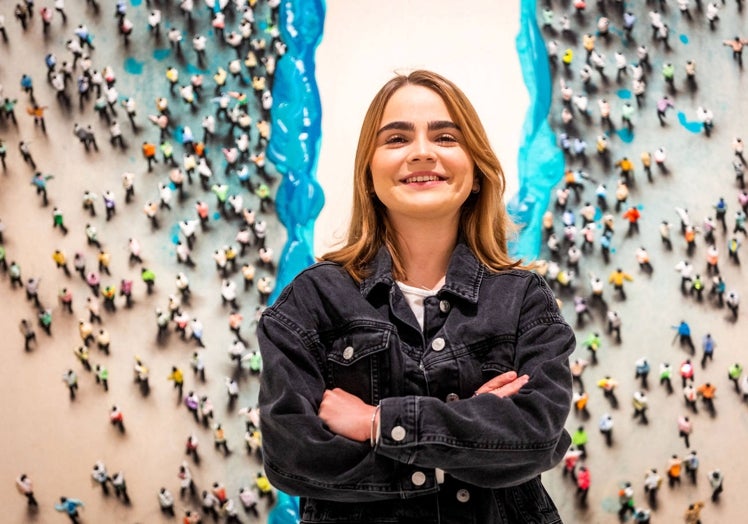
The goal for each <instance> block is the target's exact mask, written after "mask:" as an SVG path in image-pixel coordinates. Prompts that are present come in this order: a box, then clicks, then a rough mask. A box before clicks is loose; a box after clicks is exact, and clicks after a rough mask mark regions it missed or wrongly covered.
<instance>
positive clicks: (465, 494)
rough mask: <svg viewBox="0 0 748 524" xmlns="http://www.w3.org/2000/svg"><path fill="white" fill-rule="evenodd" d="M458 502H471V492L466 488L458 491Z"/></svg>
mask: <svg viewBox="0 0 748 524" xmlns="http://www.w3.org/2000/svg"><path fill="white" fill-rule="evenodd" d="M457 500H459V501H460V502H467V501H468V500H470V492H469V491H468V490H466V489H465V488H462V489H458V490H457Z"/></svg>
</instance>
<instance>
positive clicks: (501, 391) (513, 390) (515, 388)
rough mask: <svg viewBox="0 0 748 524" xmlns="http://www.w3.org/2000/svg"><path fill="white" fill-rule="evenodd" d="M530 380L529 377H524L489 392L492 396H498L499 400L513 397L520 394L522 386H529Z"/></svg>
mask: <svg viewBox="0 0 748 524" xmlns="http://www.w3.org/2000/svg"><path fill="white" fill-rule="evenodd" d="M529 380H530V377H529V376H528V375H522V376H521V377H517V379H516V380H514V381H512V382H510V383H509V384H505V385H504V386H501V387H500V388H496V389H494V390H491V391H489V393H491V394H492V395H496V396H497V397H499V398H505V397H511V396H512V395H516V394H517V393H519V390H520V389H522V386H524V385H525V384H527V382H528V381H529Z"/></svg>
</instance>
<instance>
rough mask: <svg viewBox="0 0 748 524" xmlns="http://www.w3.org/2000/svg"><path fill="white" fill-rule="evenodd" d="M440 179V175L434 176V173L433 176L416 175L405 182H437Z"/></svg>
mask: <svg viewBox="0 0 748 524" xmlns="http://www.w3.org/2000/svg"><path fill="white" fill-rule="evenodd" d="M439 180H440V179H439V177H438V176H434V175H432V176H414V177H411V178H408V179H406V180H405V182H406V183H407V184H412V183H415V182H437V181H439Z"/></svg>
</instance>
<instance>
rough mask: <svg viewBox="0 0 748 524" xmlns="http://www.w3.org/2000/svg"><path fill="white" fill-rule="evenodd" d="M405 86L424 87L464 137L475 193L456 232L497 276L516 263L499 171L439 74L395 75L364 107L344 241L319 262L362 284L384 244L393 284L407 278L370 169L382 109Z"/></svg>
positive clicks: (460, 97) (466, 109) (478, 129)
mask: <svg viewBox="0 0 748 524" xmlns="http://www.w3.org/2000/svg"><path fill="white" fill-rule="evenodd" d="M406 85H416V86H422V87H426V88H428V89H431V90H432V91H434V92H435V93H436V94H438V95H439V96H440V97H441V98H442V100H444V103H445V104H446V106H447V110H448V111H449V114H450V116H451V117H452V119H453V120H454V121H455V124H457V126H458V127H459V128H460V130H461V131H462V134H463V136H464V138H465V147H466V149H467V154H468V155H470V156H471V157H472V158H473V161H474V162H475V176H476V178H477V180H478V181H479V183H480V191H479V192H478V193H472V194H471V195H470V197H468V199H467V201H466V202H465V204H463V207H462V212H461V215H460V226H459V227H460V230H459V233H460V234H461V236H462V237H463V238H464V239H465V242H466V243H467V244H468V246H469V247H470V249H471V250H472V252H473V253H474V254H475V256H476V257H477V258H478V260H480V261H481V262H482V263H483V264H485V265H486V266H488V267H489V268H490V269H492V270H494V271H501V270H505V269H509V268H513V267H516V266H518V265H519V263H520V262H519V261H513V260H512V259H511V258H510V257H509V253H508V250H507V236H508V234H509V233H510V232H511V231H513V230H514V224H513V223H512V222H511V220H510V219H509V216H508V215H507V212H506V208H505V207H504V200H503V196H504V188H505V182H506V181H505V178H504V172H503V170H502V169H501V164H500V162H499V159H498V158H497V157H496V154H495V153H494V152H493V150H492V149H491V146H490V144H489V142H488V137H487V135H486V131H485V129H484V128H483V124H482V123H481V121H480V119H479V118H478V114H477V113H476V111H475V108H474V107H473V105H472V104H471V103H470V101H469V100H468V99H467V97H466V96H465V94H464V93H463V92H462V91H461V90H460V88H458V87H457V86H456V85H455V84H453V83H452V82H451V81H449V80H447V79H446V78H444V77H442V76H441V75H438V74H436V73H433V72H431V71H424V70H417V71H413V72H411V73H410V74H407V75H400V74H399V75H397V76H395V77H394V78H393V79H391V80H390V81H388V82H387V83H386V84H385V85H384V86H382V88H381V89H380V90H379V92H378V93H377V94H376V95H375V96H374V99H373V100H372V102H371V104H370V105H369V109H368V110H367V112H366V116H365V117H364V121H363V124H362V125H361V134H360V135H359V139H358V147H357V148H356V159H355V163H354V173H353V211H352V214H351V223H350V226H349V227H348V239H347V241H346V244H345V245H344V246H343V247H342V248H340V249H338V250H336V251H331V252H329V253H326V254H325V255H323V256H322V257H321V260H327V261H332V262H337V263H339V264H341V265H342V266H343V267H344V268H345V269H346V270H347V271H348V273H350V275H351V276H352V277H353V278H354V279H355V280H357V281H361V280H362V279H363V278H365V277H366V266H367V265H368V264H369V262H371V260H372V259H373V258H374V256H375V255H376V254H377V252H378V251H379V249H380V248H381V247H382V245H385V246H387V248H388V249H389V251H390V253H391V255H392V273H393V276H394V277H395V278H396V279H398V280H404V279H405V278H406V275H405V274H404V271H403V264H402V261H401V259H400V255H399V253H398V251H397V250H396V249H395V245H396V243H395V232H394V231H392V228H391V227H389V221H388V220H387V213H386V211H387V210H386V208H385V207H384V206H383V205H382V203H381V202H380V201H379V199H378V198H376V196H375V195H374V186H373V183H372V177H371V171H370V169H369V164H370V163H371V159H372V157H373V156H374V150H375V148H376V135H377V130H378V128H379V126H380V124H381V121H382V115H383V114H384V109H385V106H386V105H387V102H388V101H389V99H390V97H391V96H392V95H393V93H394V92H395V91H397V90H398V89H400V88H401V87H403V86H406Z"/></svg>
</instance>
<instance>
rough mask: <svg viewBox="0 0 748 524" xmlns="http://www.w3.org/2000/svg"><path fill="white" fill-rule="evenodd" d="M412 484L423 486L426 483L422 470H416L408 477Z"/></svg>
mask: <svg viewBox="0 0 748 524" xmlns="http://www.w3.org/2000/svg"><path fill="white" fill-rule="evenodd" d="M410 480H411V482H413V485H414V486H423V485H424V484H425V483H426V474H425V473H424V472H423V471H416V472H415V473H413V475H411V477H410Z"/></svg>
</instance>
